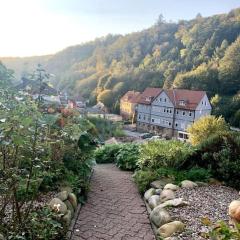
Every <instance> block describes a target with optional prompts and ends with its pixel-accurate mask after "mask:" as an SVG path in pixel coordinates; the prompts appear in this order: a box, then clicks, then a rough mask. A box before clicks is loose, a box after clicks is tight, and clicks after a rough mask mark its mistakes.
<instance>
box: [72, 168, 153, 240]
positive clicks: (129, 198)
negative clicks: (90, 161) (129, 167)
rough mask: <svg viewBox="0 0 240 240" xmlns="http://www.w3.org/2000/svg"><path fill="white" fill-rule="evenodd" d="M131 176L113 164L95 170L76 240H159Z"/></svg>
mask: <svg viewBox="0 0 240 240" xmlns="http://www.w3.org/2000/svg"><path fill="white" fill-rule="evenodd" d="M131 175H132V174H131V173H129V172H124V171H120V170H119V169H117V168H116V167H115V166H114V165H112V164H104V165H98V166H96V167H95V169H94V173H93V176H92V180H91V190H90V192H89V194H88V201H87V203H86V204H85V205H84V206H83V208H82V209H81V211H80V215H79V216H78V219H77V222H76V224H75V229H74V233H73V236H72V239H73V240H86V239H87V240H97V239H102V240H108V239H109V240H110V239H113V240H154V239H155V237H154V235H153V231H152V228H151V225H150V222H149V219H148V215H147V210H146V208H145V205H144V202H143V200H142V199H141V197H140V195H139V194H138V191H137V188H136V186H135V183H134V182H133V181H132V178H131Z"/></svg>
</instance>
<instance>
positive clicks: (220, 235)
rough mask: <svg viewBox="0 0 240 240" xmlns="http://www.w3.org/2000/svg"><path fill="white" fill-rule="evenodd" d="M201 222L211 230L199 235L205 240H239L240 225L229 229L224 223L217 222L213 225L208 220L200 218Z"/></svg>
mask: <svg viewBox="0 0 240 240" xmlns="http://www.w3.org/2000/svg"><path fill="white" fill-rule="evenodd" d="M201 222H202V223H203V224H204V225H206V226H207V227H210V228H211V230H210V231H209V232H207V233H205V232H204V233H202V234H201V235H202V236H203V237H204V238H207V239H209V238H210V239H214V240H239V239H240V224H236V226H235V227H234V228H233V227H230V226H229V225H227V224H226V222H224V221H218V222H217V223H213V222H212V221H211V220H210V219H209V218H202V219H201Z"/></svg>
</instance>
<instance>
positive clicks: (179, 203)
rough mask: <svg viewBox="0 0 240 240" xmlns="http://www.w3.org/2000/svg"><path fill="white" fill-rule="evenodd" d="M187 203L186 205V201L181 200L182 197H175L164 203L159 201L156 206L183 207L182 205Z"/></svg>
mask: <svg viewBox="0 0 240 240" xmlns="http://www.w3.org/2000/svg"><path fill="white" fill-rule="evenodd" d="M187 205H188V202H186V201H183V199H182V198H175V199H171V200H167V201H166V202H164V203H161V204H160V205H159V206H158V207H160V208H165V207H183V206H187Z"/></svg>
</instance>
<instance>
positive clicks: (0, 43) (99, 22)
mask: <svg viewBox="0 0 240 240" xmlns="http://www.w3.org/2000/svg"><path fill="white" fill-rule="evenodd" d="M236 7H240V0H0V31H1V34H0V56H31V55H43V54H50V53H54V52H57V51H59V50H61V49H63V48H65V47H67V46H71V45H75V44H80V43H83V42H86V41H89V40H93V39H95V38H96V37H101V36H104V35H107V34H108V33H115V34H117V33H121V34H125V33H130V32H133V31H139V30H142V29H144V28H147V27H150V26H151V25H153V24H154V22H156V20H157V18H158V16H159V14H163V16H164V18H165V19H166V20H173V21H177V20H179V19H191V18H194V17H195V16H196V15H197V13H201V14H202V15H203V16H210V15H213V14H218V13H225V12H228V11H230V10H231V9H233V8H236Z"/></svg>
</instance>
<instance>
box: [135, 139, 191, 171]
mask: <svg viewBox="0 0 240 240" xmlns="http://www.w3.org/2000/svg"><path fill="white" fill-rule="evenodd" d="M194 152H195V150H194V148H193V147H192V146H190V145H189V144H187V143H183V142H180V141H176V140H171V141H161V140H156V141H149V142H147V143H146V144H143V145H141V148H140V158H139V161H138V165H139V167H140V168H144V167H148V168H152V169H157V168H160V167H165V168H176V169H180V168H181V167H183V165H185V164H186V162H187V161H188V160H189V158H191V156H192V155H193V154H194Z"/></svg>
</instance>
